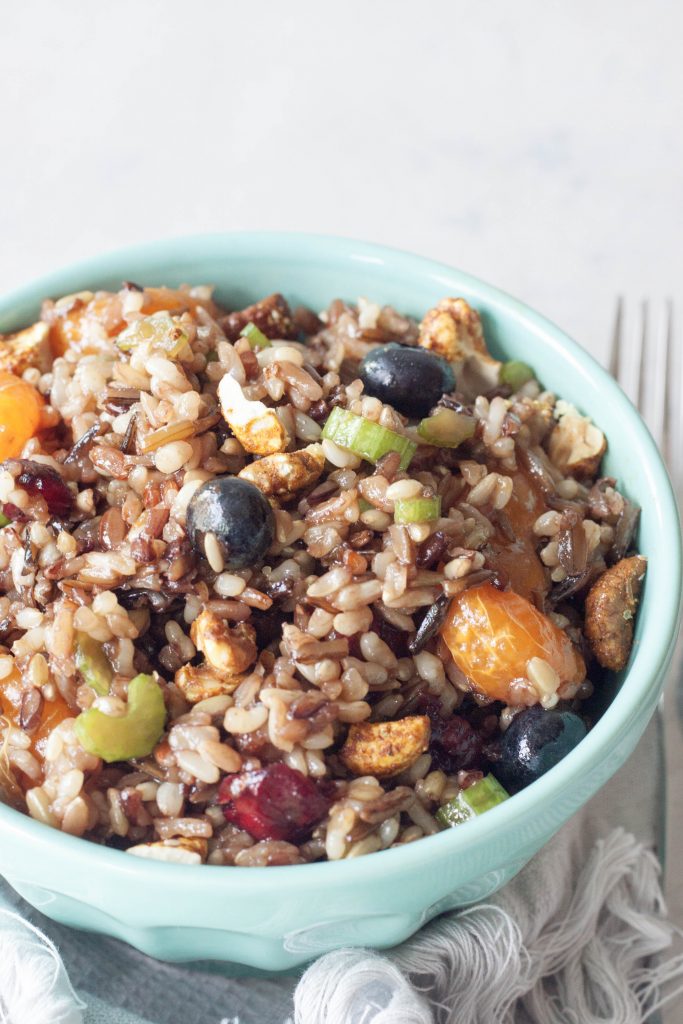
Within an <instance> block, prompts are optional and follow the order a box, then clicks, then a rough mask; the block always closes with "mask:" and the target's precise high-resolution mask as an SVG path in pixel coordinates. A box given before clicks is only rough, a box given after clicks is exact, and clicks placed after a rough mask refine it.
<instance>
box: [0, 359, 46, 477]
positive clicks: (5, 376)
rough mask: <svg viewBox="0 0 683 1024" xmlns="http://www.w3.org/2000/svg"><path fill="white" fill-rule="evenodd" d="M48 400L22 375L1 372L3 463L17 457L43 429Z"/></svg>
mask: <svg viewBox="0 0 683 1024" xmlns="http://www.w3.org/2000/svg"><path fill="white" fill-rule="evenodd" d="M44 405H45V402H44V401H43V398H42V396H41V395H40V393H39V392H38V391H36V389H35V388H34V387H33V386H32V385H31V384H27V382H26V381H25V380H22V379H21V377H16V376H15V375H14V374H13V373H6V372H4V371H2V372H0V462H2V461H4V460H5V459H13V458H16V456H17V455H21V450H22V448H23V447H24V445H25V444H26V442H27V441H28V440H30V439H31V438H32V437H33V436H34V435H35V434H36V433H37V432H38V430H39V429H40V423H41V419H42V411H43V407H44Z"/></svg>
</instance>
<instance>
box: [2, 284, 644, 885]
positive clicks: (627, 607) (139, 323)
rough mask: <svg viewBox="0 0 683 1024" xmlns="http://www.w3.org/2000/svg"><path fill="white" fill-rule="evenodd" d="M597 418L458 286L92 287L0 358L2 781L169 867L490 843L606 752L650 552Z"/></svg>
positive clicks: (16, 802)
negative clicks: (336, 289)
mask: <svg viewBox="0 0 683 1024" xmlns="http://www.w3.org/2000/svg"><path fill="white" fill-rule="evenodd" d="M605 447H606V441H605V438H604V436H603V434H602V432H601V430H600V429H599V427H598V426H596V425H595V424H593V423H592V422H591V421H590V420H589V419H588V418H586V417H585V416H583V415H581V413H580V412H578V411H577V410H576V409H575V408H573V407H572V406H571V405H569V404H568V403H567V402H564V401H562V399H559V398H557V397H556V396H555V395H553V394H550V393H549V392H548V391H545V390H544V389H543V387H542V385H541V383H539V381H538V380H536V378H535V375H534V371H533V369H532V368H531V367H529V366H527V365H526V364H525V363H522V362H507V363H501V362H499V361H498V360H496V359H495V358H493V356H492V355H491V354H490V353H489V351H488V349H487V347H486V343H485V340H484V335H483V331H482V325H481V321H480V318H479V315H478V313H477V311H476V310H474V309H472V308H471V307H470V306H469V305H468V303H467V302H466V301H465V300H464V299H461V298H446V299H443V300H442V301H441V302H439V303H438V305H437V306H435V308H433V309H430V310H429V311H428V312H427V313H426V315H425V316H424V318H423V320H422V322H421V323H418V322H416V321H415V320H413V319H411V318H409V317H407V316H404V315H402V314H401V313H399V312H397V311H396V310H394V309H391V308H388V307H386V306H385V307H380V306H379V305H376V304H375V303H373V302H370V301H368V300H366V299H359V300H358V303H357V305H355V306H353V305H349V304H347V303H345V302H342V301H341V300H339V299H337V300H335V301H333V302H332V303H331V305H330V306H329V308H328V309H327V310H326V311H325V312H322V313H320V314H319V315H317V314H315V313H313V312H312V311H311V310H308V309H304V308H299V309H296V310H294V311H292V310H291V309H290V307H289V306H288V304H287V302H286V300H285V299H284V298H283V297H282V296H281V295H277V294H276V295H271V296H269V297H267V298H265V299H263V300H262V301H260V302H257V303H256V304H255V305H253V306H250V307H248V308H247V309H243V310H239V311H233V312H226V311H224V310H222V309H220V308H219V307H218V306H217V305H216V304H215V302H214V301H213V299H212V291H211V289H210V288H208V287H194V288H190V287H182V288H180V289H177V290H171V289H168V288H162V287H147V288H143V287H140V286H139V285H137V284H134V283H131V282H126V283H124V285H123V288H122V289H121V291H119V292H118V293H107V292H97V293H95V294H93V293H91V292H81V293H79V294H77V295H71V296H67V297H65V298H62V299H60V300H59V301H56V302H55V301H46V302H45V303H44V305H43V309H42V313H41V319H40V320H39V321H38V322H37V323H36V324H34V325H33V326H31V327H29V328H27V329H26V330H24V331H20V332H19V333H17V334H14V335H11V336H6V337H4V338H3V339H2V344H0V460H3V461H2V465H0V508H1V509H2V519H1V520H0V522H1V524H2V528H1V529H0V595H2V596H0V629H1V636H0V640H1V642H2V646H1V647H0V712H1V713H2V717H0V793H1V794H2V797H3V799H4V800H5V801H6V802H8V803H10V804H12V805H13V806H16V807H17V808H19V809H22V810H25V811H27V812H28V813H29V814H30V815H31V816H32V817H34V818H35V819H37V820H38V821H41V822H44V823H45V824H47V825H50V826H52V827H54V828H57V829H61V830H63V831H65V832H68V833H71V834H72V835H75V836H85V837H87V838H88V839H91V840H93V841H95V842H98V843H103V844H107V845H109V846H115V847H118V848H120V849H124V850H126V851H127V852H128V853H131V854H135V855H138V856H143V857H151V858H156V859H159V860H166V861H175V862H181V863H207V864H214V865H239V866H243V865H245V866H252V865H270V864H300V863H303V862H307V861H314V860H322V859H328V860H339V859H340V858H344V857H356V856H359V855H361V854H365V853H370V852H373V851H376V850H382V849H386V848H388V847H391V846H395V845H397V844H402V843H408V842H411V841H412V840H414V839H418V838H420V837H422V836H426V835H429V834H431V833H434V832H436V831H437V830H439V829H440V828H445V827H450V826H452V825H459V823H460V822H462V821H465V820H467V819H468V818H470V817H472V816H473V815H476V814H480V813H482V811H486V810H487V809H488V808H489V807H491V806H493V805H494V804H496V803H498V802H500V801H501V800H504V799H506V798H507V796H508V795H509V794H510V793H511V792H515V791H516V790H518V789H520V788H521V787H523V786H525V785H527V784H528V783H529V782H531V781H533V780H534V779H535V778H537V777H538V776H539V775H541V774H542V773H543V772H545V771H547V770H548V769H549V768H550V767H552V765H554V764H555V763H556V762H557V761H558V760H559V759H560V758H561V757H563V756H564V754H566V753H567V752H568V751H569V750H570V749H571V748H572V747H574V746H575V745H576V744H577V743H578V742H579V741H580V740H581V738H582V737H583V736H584V735H585V732H586V729H587V728H588V727H589V726H590V724H591V718H592V716H593V715H594V710H593V708H592V704H593V702H592V701H591V697H592V694H593V691H594V687H599V684H600V682H601V679H602V674H603V671H604V669H610V670H619V669H621V668H623V667H624V665H625V664H626V662H627V659H628V656H629V651H630V648H631V643H632V638H633V618H634V614H635V611H636V605H637V600H638V594H639V589H640V583H641V580H642V578H643V576H644V573H645V560H644V559H643V558H641V557H640V556H638V555H635V554H633V553H632V552H631V550H630V549H631V544H632V538H633V535H634V530H635V525H636V520H637V510H636V509H635V508H634V507H633V506H632V505H631V504H630V503H629V502H628V501H627V500H626V499H625V498H624V497H623V496H622V495H621V494H620V493H619V492H618V491H617V490H616V481H615V480H613V479H610V478H606V477H601V476H600V475H599V474H600V462H601V458H602V455H603V452H604V451H605Z"/></svg>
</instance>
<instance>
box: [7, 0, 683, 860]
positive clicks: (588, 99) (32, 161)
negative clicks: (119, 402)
mask: <svg viewBox="0 0 683 1024" xmlns="http://www.w3.org/2000/svg"><path fill="white" fill-rule="evenodd" d="M0 42H1V54H2V56H1V59H0V131H1V135H0V138H1V140H2V141H1V142H0V239H1V243H2V244H1V245H0V291H5V290H8V289H10V288H12V287H13V286H15V285H18V284H20V283H21V282H23V281H24V280H26V279H29V278H31V277H33V276H35V275H37V274H40V273H42V272H44V271H48V270H50V269H52V268H54V267H56V266H59V265H61V264H63V263H66V262H70V261H72V260H74V259H77V258H81V257H85V256H88V255H90V254H93V253H96V252H98V251H101V250H103V249H109V248H115V247H118V246H122V245H127V244H129V243H131V242H135V241H141V240H147V239H151V238H161V237H164V236H171V235H177V234H182V233H196V232H201V231H222V230H230V229H243V228H261V229H264V228H265V229H267V228H281V229H288V230H304V231H317V232H324V233H333V234H334V233H337V234H344V235H349V236H352V237H358V238H367V239H370V240H373V241H378V242H384V243H386V244H389V245H395V246H398V247H401V248H405V249H410V250H414V251H417V252H420V253H422V254H424V255H428V256H431V257H434V258H437V259H442V260H444V261H446V262H450V263H453V264H455V265H458V266H460V267H462V268H464V269H466V270H469V271H470V272H472V273H474V274H478V275H480V276H481V277H483V278H484V279H486V280H488V281H491V282H494V283H496V284H498V285H499V286H501V287H502V288H504V289H506V290H507V291H509V292H512V293H513V294H515V295H517V296H519V297H520V298H522V299H525V300H526V301H527V302H529V303H530V304H531V305H533V306H535V307H536V308H538V309H539V310H541V311H542V312H544V313H545V314H546V315H548V316H550V317H551V318H552V319H554V320H556V321H557V322H558V323H559V324H561V325H562V326H563V327H565V328H566V329H567V330H568V331H569V333H570V334H572V335H574V337H576V338H577V340H579V341H580V342H581V343H582V344H583V345H585V346H586V347H587V348H589V349H591V350H592V351H593V352H595V353H596V354H597V355H598V356H600V357H603V358H604V356H605V354H606V351H607V344H608V337H609V332H610V328H611V323H612V319H613V315H614V308H615V302H616V297H617V295H618V294H619V293H621V294H623V295H625V296H627V298H628V299H629V301H630V302H631V303H633V304H635V302H637V301H638V300H640V299H641V298H643V297H649V298H650V299H651V300H653V301H656V300H658V299H661V298H663V297H665V296H669V297H671V298H673V299H674V302H675V303H676V305H677V307H678V309H679V311H680V309H682V308H683V283H682V277H681V253H682V249H683V243H682V239H683V203H682V198H683V196H682V195H681V185H682V183H683V179H682V171H683V131H682V126H683V76H682V73H681V62H682V57H681V54H682V52H683V6H682V5H681V4H680V3H677V2H675V0H648V2H647V3H645V2H640V3H637V2H634V0H598V2H596V0H573V2H569V0H566V2H562V3H559V2H555V0H519V2H516V3H513V2H512V0H488V2H486V3H482V2H479V3H477V2H474V0H472V2H464V0H451V2H446V0H435V2H429V0H422V2H421V3H407V2H404V0H395V2H393V3H391V2H388V0H375V2H373V0H365V2H363V0H345V2H344V3H341V2H338V0H335V2H332V3H324V2H321V0H317V2H316V0H305V2H296V0H290V2H289V3H284V2H275V0H270V2H260V3H259V2H253V0H252V2H251V3H250V4H248V5H247V4H246V3H245V2H239V3H233V2H227V0H226V2H220V0H184V2H182V3H181V2H180V0H165V2H163V3H162V2H160V0H140V2H134V0H118V2H116V3H114V2H109V3H105V2H99V3H93V2H90V3H88V2H86V0H61V2H57V3H55V2H50V0H43V2H39V0H23V2H19V3H9V2H8V0H5V2H4V3H3V2H2V0H0ZM676 785H677V786H678V783H676ZM678 845H680V844H678Z"/></svg>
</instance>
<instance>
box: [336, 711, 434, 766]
mask: <svg viewBox="0 0 683 1024" xmlns="http://www.w3.org/2000/svg"><path fill="white" fill-rule="evenodd" d="M430 734H431V729H430V724H429V719H428V718H427V716H426V715H411V716H410V717H408V718H399V719H398V720H397V721H395V722H357V723H355V724H354V725H352V726H351V728H350V729H349V734H348V736H347V737H346V742H345V743H344V746H343V747H342V749H341V751H340V757H341V759H342V761H343V762H344V764H345V765H346V767H347V768H348V769H349V771H351V772H353V774H354V775H375V776H376V777H377V778H378V779H388V778H390V777H391V776H392V775H398V774H399V773H400V772H404V771H405V770H406V768H410V766H411V764H413V762H414V761H417V759H418V757H419V756H420V754H423V753H424V752H425V750H426V749H427V747H428V746H429V737H430Z"/></svg>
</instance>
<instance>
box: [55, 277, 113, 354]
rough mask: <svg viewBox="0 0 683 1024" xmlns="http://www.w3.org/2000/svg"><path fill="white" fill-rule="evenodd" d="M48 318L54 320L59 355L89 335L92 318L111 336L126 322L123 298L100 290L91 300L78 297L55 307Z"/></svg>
mask: <svg viewBox="0 0 683 1024" xmlns="http://www.w3.org/2000/svg"><path fill="white" fill-rule="evenodd" d="M45 318H46V319H49V322H50V347H51V349H52V353H53V355H55V356H63V355H64V353H65V352H66V350H67V349H68V348H70V347H71V345H80V344H81V343H82V342H83V341H84V339H87V336H88V322H91V323H97V324H100V325H101V326H102V327H103V328H104V330H105V332H106V334H107V335H108V336H109V337H110V338H113V337H114V336H115V335H117V334H118V333H119V331H122V330H123V328H124V327H125V326H126V323H125V321H124V319H123V312H122V306H121V298H120V296H119V295H116V294H114V293H113V292H98V293H97V295H95V296H94V297H93V298H92V299H90V301H89V302H86V301H85V298H78V297H75V298H74V301H73V304H72V305H68V306H65V307H64V308H59V307H56V308H54V309H51V310H50V312H49V313H48V314H47V316H46V317H45ZM83 351H84V352H86V351H87V345H86V346H84V348H83Z"/></svg>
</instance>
